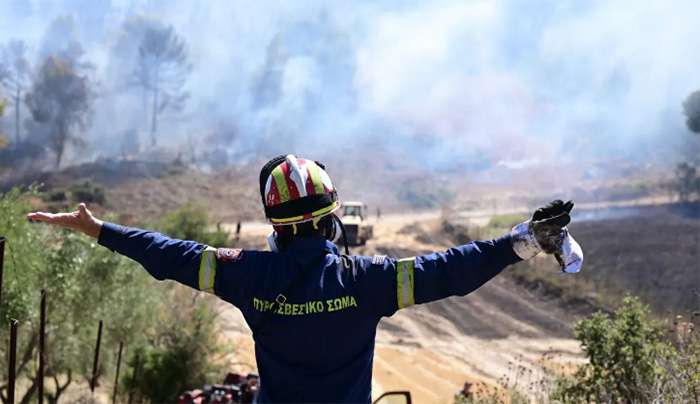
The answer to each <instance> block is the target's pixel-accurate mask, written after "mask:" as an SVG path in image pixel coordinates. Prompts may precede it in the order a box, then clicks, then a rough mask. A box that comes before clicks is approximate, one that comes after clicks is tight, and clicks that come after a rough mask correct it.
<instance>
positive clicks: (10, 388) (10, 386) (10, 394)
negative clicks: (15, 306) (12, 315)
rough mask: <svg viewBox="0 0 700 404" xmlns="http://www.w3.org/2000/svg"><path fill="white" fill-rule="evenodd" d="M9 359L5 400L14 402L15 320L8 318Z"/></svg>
mask: <svg viewBox="0 0 700 404" xmlns="http://www.w3.org/2000/svg"><path fill="white" fill-rule="evenodd" d="M9 356H10V359H9V363H8V369H7V402H8V403H10V404H14V403H15V379H16V375H15V368H16V365H17V320H15V319H12V320H10V355H9Z"/></svg>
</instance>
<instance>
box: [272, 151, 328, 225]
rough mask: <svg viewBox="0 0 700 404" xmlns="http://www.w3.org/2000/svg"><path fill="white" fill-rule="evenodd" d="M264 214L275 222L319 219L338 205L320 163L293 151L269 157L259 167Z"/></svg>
mask: <svg viewBox="0 0 700 404" xmlns="http://www.w3.org/2000/svg"><path fill="white" fill-rule="evenodd" d="M260 196H261V197H262V200H263V205H264V206H265V216H266V217H267V219H268V220H269V221H270V223H272V224H275V225H290V224H297V223H302V222H307V221H310V220H314V219H319V218H321V217H323V216H326V215H330V214H331V213H333V212H335V211H336V210H338V208H340V203H339V202H338V194H337V192H336V190H335V188H334V187H333V183H332V182H331V178H330V177H329V176H328V173H326V171H325V167H324V166H323V164H321V163H318V162H316V161H313V160H308V159H301V158H296V156H294V155H293V154H288V155H286V156H278V157H275V158H274V159H272V160H270V161H269V162H268V163H267V164H265V166H264V167H263V169H262V170H261V171H260Z"/></svg>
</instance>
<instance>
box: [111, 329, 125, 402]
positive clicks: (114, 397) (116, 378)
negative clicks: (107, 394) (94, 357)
mask: <svg viewBox="0 0 700 404" xmlns="http://www.w3.org/2000/svg"><path fill="white" fill-rule="evenodd" d="M122 349H124V343H123V342H121V341H119V352H118V353H117V374H116V375H115V376H114V391H113V392H112V404H116V402H117V388H118V387H119V368H120V367H121V364H122Z"/></svg>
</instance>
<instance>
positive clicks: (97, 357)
mask: <svg viewBox="0 0 700 404" xmlns="http://www.w3.org/2000/svg"><path fill="white" fill-rule="evenodd" d="M101 341H102V320H100V325H99V326H98V327H97V343H96V344H95V359H94V360H93V361H92V378H91V379H90V392H91V393H94V392H95V385H96V384H97V365H98V364H99V361H100V342H101Z"/></svg>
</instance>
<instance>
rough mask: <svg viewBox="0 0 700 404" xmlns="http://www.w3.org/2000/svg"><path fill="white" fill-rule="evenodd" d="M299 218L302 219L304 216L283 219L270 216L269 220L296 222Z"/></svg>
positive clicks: (273, 221)
mask: <svg viewBox="0 0 700 404" xmlns="http://www.w3.org/2000/svg"><path fill="white" fill-rule="evenodd" d="M299 220H304V216H294V217H287V218H284V219H274V218H270V221H271V222H272V223H289V222H296V221H299Z"/></svg>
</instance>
